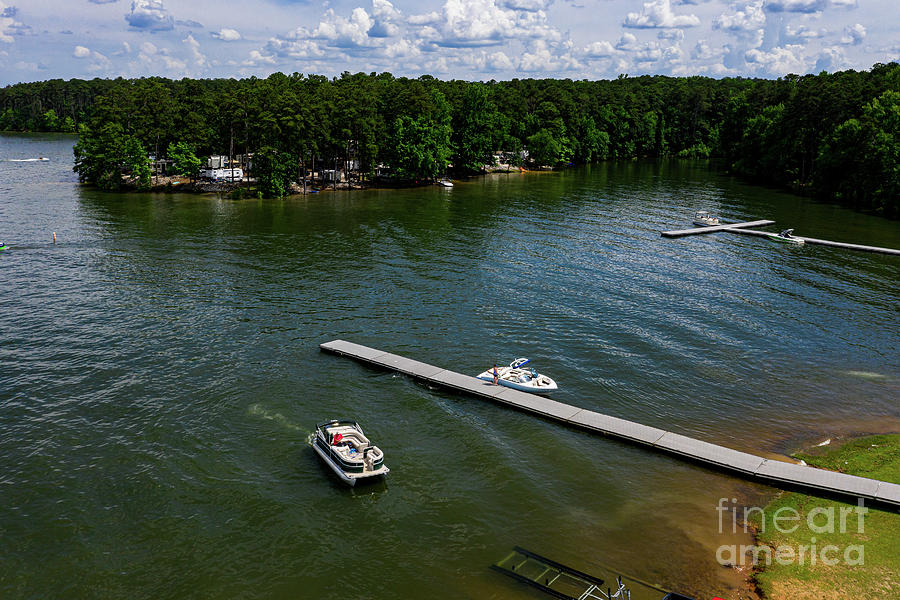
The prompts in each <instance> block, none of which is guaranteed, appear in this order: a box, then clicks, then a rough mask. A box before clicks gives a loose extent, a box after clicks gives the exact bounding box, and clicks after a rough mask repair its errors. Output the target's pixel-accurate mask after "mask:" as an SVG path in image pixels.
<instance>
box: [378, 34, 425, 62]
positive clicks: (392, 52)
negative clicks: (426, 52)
mask: <svg viewBox="0 0 900 600" xmlns="http://www.w3.org/2000/svg"><path fill="white" fill-rule="evenodd" d="M421 54H422V51H421V50H420V49H419V46H418V45H417V44H415V43H413V42H411V41H409V40H407V39H401V40H398V41H396V42H394V43H393V44H388V46H387V47H386V48H385V49H384V55H385V56H387V57H388V58H394V59H404V58H413V57H416V56H421Z"/></svg>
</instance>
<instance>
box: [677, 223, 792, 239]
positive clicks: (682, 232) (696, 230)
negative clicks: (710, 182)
mask: <svg viewBox="0 0 900 600" xmlns="http://www.w3.org/2000/svg"><path fill="white" fill-rule="evenodd" d="M774 224H775V221H769V220H768V219H761V220H759V221H744V222H743V223H722V224H721V225H703V226H701V227H692V228H691V229H676V230H674V231H662V232H660V234H661V235H662V236H663V237H670V238H675V237H684V236H686V235H699V234H701V233H712V232H713V231H725V230H727V229H741V228H743V227H765V226H766V225H774Z"/></svg>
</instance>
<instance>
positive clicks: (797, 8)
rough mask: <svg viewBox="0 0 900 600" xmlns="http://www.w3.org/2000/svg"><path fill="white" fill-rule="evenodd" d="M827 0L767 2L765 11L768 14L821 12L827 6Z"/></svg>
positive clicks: (769, 0) (780, 0)
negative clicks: (768, 12)
mask: <svg viewBox="0 0 900 600" xmlns="http://www.w3.org/2000/svg"><path fill="white" fill-rule="evenodd" d="M828 4H829V0H768V1H767V2H766V10H768V11H770V12H799V13H813V12H821V11H823V10H825V8H826V7H827V6H828Z"/></svg>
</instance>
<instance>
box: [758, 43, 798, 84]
mask: <svg viewBox="0 0 900 600" xmlns="http://www.w3.org/2000/svg"><path fill="white" fill-rule="evenodd" d="M803 50H804V48H803V46H800V45H797V44H788V45H786V46H784V47H776V48H772V49H771V50H770V51H768V52H765V51H762V50H758V49H756V48H754V49H752V50H748V51H747V52H746V53H745V54H744V60H746V61H747V63H748V66H750V68H751V69H753V70H754V71H755V72H756V73H757V74H758V75H767V76H773V77H780V76H783V75H787V74H789V73H794V74H801V73H806V72H807V70H808V64H807V62H806V60H804V58H803Z"/></svg>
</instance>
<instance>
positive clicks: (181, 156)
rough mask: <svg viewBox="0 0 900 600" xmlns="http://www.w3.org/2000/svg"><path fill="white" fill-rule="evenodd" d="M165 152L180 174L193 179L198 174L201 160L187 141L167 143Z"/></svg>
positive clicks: (201, 163) (201, 164)
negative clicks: (167, 146)
mask: <svg viewBox="0 0 900 600" xmlns="http://www.w3.org/2000/svg"><path fill="white" fill-rule="evenodd" d="M166 154H167V155H168V157H169V158H171V159H172V160H173V161H174V162H175V171H176V172H177V173H179V174H180V175H184V176H186V177H190V178H191V179H195V178H196V177H197V176H198V175H199V174H200V167H202V166H203V161H201V160H200V159H199V158H198V157H197V155H196V154H195V153H194V148H193V147H192V146H191V145H190V144H188V143H187V142H176V143H172V144H169V148H168V150H166Z"/></svg>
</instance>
